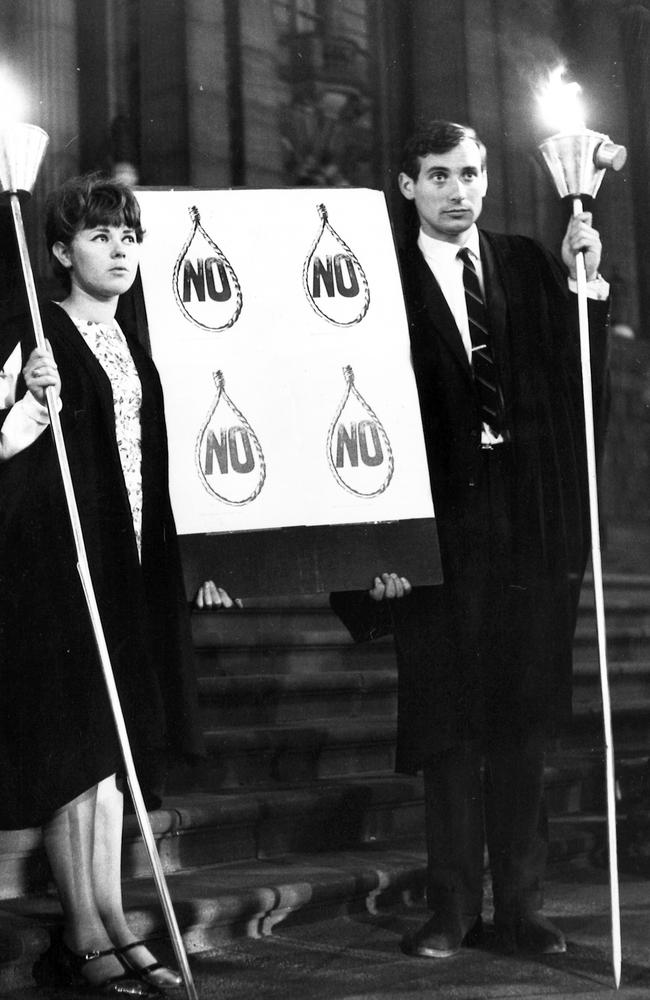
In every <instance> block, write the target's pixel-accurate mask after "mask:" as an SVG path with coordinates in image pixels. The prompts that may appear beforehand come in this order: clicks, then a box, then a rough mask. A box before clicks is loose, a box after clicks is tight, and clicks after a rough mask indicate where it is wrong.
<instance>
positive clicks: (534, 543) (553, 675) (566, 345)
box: [332, 232, 608, 772]
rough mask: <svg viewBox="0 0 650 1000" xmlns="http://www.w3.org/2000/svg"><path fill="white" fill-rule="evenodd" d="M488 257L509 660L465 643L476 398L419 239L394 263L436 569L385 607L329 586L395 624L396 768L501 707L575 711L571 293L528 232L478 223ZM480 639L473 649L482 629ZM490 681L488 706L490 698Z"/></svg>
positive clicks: (501, 713)
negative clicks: (504, 435) (508, 529)
mask: <svg viewBox="0 0 650 1000" xmlns="http://www.w3.org/2000/svg"><path fill="white" fill-rule="evenodd" d="M481 255H482V261H483V269H484V278H485V285H486V290H487V299H488V307H489V313H490V322H491V328H492V334H493V340H494V353H495V357H496V362H497V365H498V367H499V371H500V375H501V380H502V383H503V388H504V396H505V400H506V406H507V426H508V427H509V428H510V430H511V432H512V445H511V446H510V453H511V475H510V482H511V504H512V508H511V524H512V537H513V543H512V552H513V564H512V569H511V573H510V579H509V580H507V581H504V584H505V587H504V591H505V593H506V597H505V609H506V614H505V621H506V628H507V634H506V635H505V636H504V637H503V644H502V645H503V649H504V656H503V658H502V659H503V661H504V662H501V663H500V664H495V663H493V664H488V665H487V666H486V664H485V663H484V662H483V663H481V658H480V655H479V654H478V653H477V654H476V655H473V653H472V650H471V649H470V650H469V651H468V625H467V623H468V622H470V621H471V620H472V619H473V618H475V616H476V608H475V605H474V602H473V595H472V590H471V576H472V551H470V549H469V544H470V543H468V536H467V533H466V531H465V527H466V522H465V511H466V510H468V509H469V508H470V506H471V500H472V490H473V489H474V483H475V482H476V481H477V478H478V477H479V476H480V474H481V463H482V461H483V457H482V453H481V449H480V416H479V406H478V397H477V393H476V389H475V386H474V383H473V380H472V376H471V371H470V366H469V362H468V360H467V356H466V354H465V349H464V347H463V344H462V341H461V337H460V334H459V332H458V329H457V327H456V324H455V322H454V320H453V317H452V314H451V312H450V310H449V308H448V306H447V303H446V301H445V299H444V296H443V294H442V292H441V290H440V288H439V286H438V284H437V282H436V281H435V279H434V278H433V276H432V274H431V272H430V270H429V267H428V265H427V264H426V262H425V260H424V258H423V256H422V254H421V252H420V250H419V249H418V248H417V247H416V246H413V247H412V248H410V249H409V250H407V251H406V253H405V254H404V255H403V256H402V259H401V261H400V264H401V271H402V280H403V285H404V293H405V299H406V305H407V312H408V318H409V326H410V334H411V347H412V360H413V367H414V371H415V377H416V382H417V386H418V393H419V399H420V408H421V413H422V423H423V429H424V437H425V443H426V448H427V457H428V464H429V471H430V478H431V490H432V495H433V500H434V507H435V512H436V523H437V527H438V535H439V541H440V550H441V561H442V569H443V575H444V579H445V582H444V584H443V586H441V587H422V588H415V589H414V592H413V594H412V595H411V596H410V597H408V598H405V599H403V600H401V601H396V602H393V606H392V607H390V608H388V607H386V602H384V603H383V604H380V605H378V604H374V607H372V606H371V605H372V604H373V603H374V602H371V601H370V600H369V598H367V597H366V596H357V597H356V598H353V597H352V596H351V595H333V598H332V604H333V606H334V608H335V610H337V611H338V612H339V613H340V614H341V617H342V618H343V620H344V621H345V622H346V624H347V625H348V626H349V627H350V630H351V631H352V634H353V635H355V637H356V638H358V639H361V638H364V637H367V636H368V635H369V634H370V633H371V632H373V633H374V634H379V633H380V632H382V631H386V630H387V629H388V628H391V630H392V631H393V633H394V636H395V642H396V647H397V655H398V664H399V695H398V706H399V707H398V746H397V762H396V766H397V770H401V771H406V772H414V771H415V770H417V769H418V768H419V767H420V766H421V765H422V762H423V760H424V759H426V757H427V756H429V755H431V754H433V753H436V752H438V751H440V750H443V749H444V748H445V747H447V746H450V745H452V744H454V743H455V742H457V740H458V739H459V737H464V736H466V735H468V732H469V733H470V734H474V735H478V736H479V737H486V736H490V735H491V731H492V730H493V729H494V727H495V720H498V721H497V723H496V728H498V729H499V730H500V733H497V734H496V735H497V738H499V736H508V735H513V734H514V733H516V732H517V731H521V730H522V729H525V730H529V729H530V728H532V727H535V728H539V727H541V728H543V729H545V730H547V731H553V730H554V729H556V727H557V726H560V725H562V724H565V723H566V722H567V721H568V720H569V719H570V716H571V673H572V643H573V635H574V629H575V620H576V612H577V603H578V597H579V591H580V585H581V581H582V576H583V573H584V568H585V563H586V558H587V554H588V550H589V537H590V535H589V530H590V529H589V509H588V491H587V475H586V452H585V440H584V417H583V404H582V383H581V372H580V349H579V336H578V321H577V300H576V296H575V295H572V294H571V293H570V292H569V290H568V288H567V281H566V276H565V273H564V272H563V270H562V268H561V267H560V265H559V264H558V262H557V261H556V260H555V258H553V257H552V256H551V255H550V254H548V253H547V251H546V250H545V249H544V248H543V247H542V246H541V245H539V244H538V243H536V242H535V241H533V240H530V239H528V238H525V237H518V236H505V235H501V234H492V233H486V232H481ZM589 312H590V332H591V342H592V347H591V352H592V372H593V382H594V399H595V403H596V406H595V409H596V415H595V423H596V430H597V437H598V440H600V438H601V437H602V434H601V432H602V428H603V423H604V406H603V403H604V399H605V396H606V375H605V370H606V354H607V333H606V329H607V312H608V306H607V303H606V302H590V303H589ZM485 527H486V531H487V530H488V525H487V524H486V526H485ZM377 569H378V571H381V570H389V571H391V570H394V571H396V572H398V573H405V572H406V568H400V567H399V566H395V567H393V566H387V567H378V568H377ZM387 615H390V616H391V617H392V621H391V622H390V625H389V624H388V623H387V621H386V618H387ZM382 618H383V620H382ZM473 639H474V640H475V643H476V648H478V647H480V643H481V636H480V634H479V635H478V636H474V637H473ZM497 671H498V674H497ZM490 672H492V676H491V677H488V676H487V674H489V673H490ZM488 690H489V691H490V696H491V697H492V699H493V700H494V701H495V704H493V705H492V706H491V711H487V712H486V704H485V702H486V698H487V694H486V691H488ZM486 729H487V731H486Z"/></svg>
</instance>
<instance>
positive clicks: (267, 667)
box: [194, 635, 395, 677]
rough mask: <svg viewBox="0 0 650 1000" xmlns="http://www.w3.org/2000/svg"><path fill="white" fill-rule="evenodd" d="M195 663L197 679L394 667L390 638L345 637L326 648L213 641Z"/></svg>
mask: <svg viewBox="0 0 650 1000" xmlns="http://www.w3.org/2000/svg"><path fill="white" fill-rule="evenodd" d="M194 661H195V664H196V672H197V675H198V676H199V677H214V676H235V677H242V676H244V675H245V674H248V675H258V674H261V675H267V674H294V673H330V672H331V671H334V670H367V671H370V670H390V669H391V667H394V666H395V649H394V646H393V642H392V640H391V638H390V637H389V636H386V637H385V638H383V639H377V640H375V641H374V642H363V643H358V644H357V643H353V642H352V640H351V639H350V637H349V636H347V635H344V636H342V637H341V638H340V640H338V641H337V642H336V643H329V644H325V645H323V644H318V643H316V642H309V641H307V642H305V643H304V644H302V645H300V644H288V645H283V644H281V643H280V644H277V645H268V646H265V645H259V646H257V645H249V646H245V645H241V646H238V645H236V646H229V645H225V644H224V645H218V644H217V642H216V640H215V648H200V647H199V648H196V649H195V652H194Z"/></svg>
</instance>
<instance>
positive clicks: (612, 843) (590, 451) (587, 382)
mask: <svg viewBox="0 0 650 1000" xmlns="http://www.w3.org/2000/svg"><path fill="white" fill-rule="evenodd" d="M580 212H582V199H581V198H575V197H574V198H573V214H574V215H578V214H579V213H580ZM576 281H577V286H578V319H579V324H580V357H581V363H582V394H583V401H584V413H585V433H586V444H587V476H588V480H589V516H590V521H591V563H592V570H593V577H594V595H595V602H596V628H597V632H598V662H599V665H600V688H601V695H602V704H603V727H604V732H605V773H606V786H607V839H608V847H609V886H610V906H611V922H612V967H613V971H614V981H615V983H616V989H618V988H619V986H620V984H621V912H620V902H619V891H618V857H617V854H618V852H617V847H616V784H615V777H614V741H613V737H612V709H611V702H610V697H609V679H608V675H607V638H606V633H605V600H604V596H603V570H602V562H601V553H600V523H599V515H598V486H597V477H596V445H595V441H594V410H593V392H592V384H591V349H590V343H589V313H588V310H587V274H586V269H585V260H584V255H583V254H582V253H579V254H578V255H577V257H576Z"/></svg>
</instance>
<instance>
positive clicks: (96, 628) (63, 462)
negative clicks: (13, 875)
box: [10, 193, 198, 1000]
mask: <svg viewBox="0 0 650 1000" xmlns="http://www.w3.org/2000/svg"><path fill="white" fill-rule="evenodd" d="M10 204H11V211H12V215H13V220H14V225H15V229H16V237H17V242H18V252H19V255H20V263H21V266H22V271H23V276H24V279H25V288H26V290H27V299H28V302H29V310H30V313H31V318H32V324H33V327H34V335H35V338H36V344H37V346H38V348H39V349H40V350H45V349H46V346H47V345H46V341H45V335H44V333H43V324H42V321H41V314H40V310H39V307H38V298H37V295H36V286H35V284H34V275H33V273H32V267H31V262H30V259H29V253H28V250H27V240H26V238H25V229H24V225H23V218H22V212H21V208H20V200H19V198H18V195H17V194H15V193H11V194H10ZM46 399H47V408H48V412H49V416H50V426H51V428H52V436H53V439H54V445H55V448H56V453H57V458H58V461H59V466H60V469H61V476H62V479H63V487H64V490H65V497H66V502H67V506H68V514H69V516H70V524H71V527H72V533H73V536H74V543H75V548H76V551H77V570H78V572H79V576H80V578H81V584H82V587H83V591H84V595H85V598H86V604H87V606H88V613H89V615H90V620H91V624H92V628H93V632H94V636H95V643H96V645H97V652H98V654H99V659H100V662H101V668H102V672H103V675H104V681H105V682H106V688H107V692H108V697H109V700H110V703H111V709H112V712H113V717H114V720H115V726H116V729H117V735H118V740H119V743H120V749H121V752H122V757H123V760H124V766H125V769H126V776H127V781H128V784H129V789H130V791H131V797H132V799H133V805H134V807H135V813H136V817H137V820H138V824H139V826H140V831H141V833H142V838H143V840H144V842H145V846H146V848H147V852H148V855H149V861H150V863H151V870H152V873H153V877H154V881H155V884H156V889H157V891H158V896H159V899H160V903H161V906H162V909H163V913H164V916H165V920H166V922H167V927H168V929H169V934H170V937H171V941H172V945H173V948H174V954H175V955H176V960H177V962H178V966H179V969H180V973H181V976H182V977H183V984H184V986H185V992H186V993H187V997H188V1000H198V995H197V992H196V987H195V986H194V980H193V979H192V973H191V971H190V967H189V964H188V961H187V954H186V951H185V947H184V944H183V938H182V936H181V932H180V930H179V927H178V923H177V921H176V915H175V913H174V908H173V906H172V901H171V898H170V895H169V890H168V888H167V883H166V881H165V875H164V872H163V869H162V864H161V861H160V856H159V854H158V849H157V847H156V842H155V840H154V835H153V831H152V829H151V823H150V822H149V814H148V813H147V807H146V805H145V802H144V798H143V796H142V791H141V789H140V783H139V781H138V777H137V774H136V770H135V764H134V762H133V754H132V753H131V746H130V744H129V738H128V734H127V731H126V724H125V722H124V715H123V712H122V706H121V705H120V699H119V695H118V691H117V687H116V684H115V678H114V676H113V669H112V666H111V661H110V656H109V652H108V647H107V645H106V638H105V636H104V630H103V627H102V622H101V618H100V614H99V609H98V607H97V600H96V598H95V591H94V587H93V582H92V578H91V575H90V569H89V566H88V558H87V555H86V547H85V544H84V539H83V533H82V530H81V521H80V519H79V510H78V508H77V502H76V498H75V494H74V487H73V484H72V476H71V474H70V466H69V464H68V456H67V453H66V448H65V442H64V440H63V433H62V430H61V421H60V419H59V412H58V406H57V399H56V395H55V392H54V389H53V388H52V387H51V386H50V387H48V389H47V392H46Z"/></svg>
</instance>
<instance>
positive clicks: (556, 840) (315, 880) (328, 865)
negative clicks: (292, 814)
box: [0, 815, 603, 995]
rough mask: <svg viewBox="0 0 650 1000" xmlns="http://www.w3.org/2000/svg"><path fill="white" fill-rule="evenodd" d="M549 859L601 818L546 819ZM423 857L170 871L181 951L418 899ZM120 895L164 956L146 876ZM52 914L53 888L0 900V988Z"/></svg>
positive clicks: (374, 853) (360, 852) (337, 857)
mask: <svg viewBox="0 0 650 1000" xmlns="http://www.w3.org/2000/svg"><path fill="white" fill-rule="evenodd" d="M550 827H551V831H550V832H551V844H550V860H551V861H554V860H558V861H560V860H561V861H566V860H569V859H572V858H577V857H580V856H585V855H591V854H592V853H594V852H595V851H596V850H597V849H598V845H599V844H602V841H603V821H602V818H601V817H599V816H590V815H586V816H584V817H579V818H576V819H575V820H574V821H573V822H572V824H571V825H567V824H566V823H565V822H563V821H562V822H554V821H552V822H551V824H550ZM425 873H426V857H425V852H424V849H423V844H422V841H421V840H420V839H417V840H412V841H404V842H402V843H401V844H394V845H391V846H385V845H380V846H377V845H374V844H369V845H367V846H365V847H361V848H357V849H351V850H339V851H335V852H323V853H320V854H313V853H308V854H300V853H292V854H291V855H288V856H283V857H278V858H273V859H264V860H247V861H233V862H230V863H229V864H219V865H210V866H203V867H197V868H193V869H185V870H183V871H180V872H171V873H170V874H168V876H167V883H168V886H169V891H170V895H171V898H172V901H173V905H174V912H175V914H176V918H177V921H178V924H179V927H180V930H181V933H182V934H183V940H184V943H185V947H186V949H187V952H188V954H189V955H190V956H191V955H192V954H196V953H199V952H201V951H205V950H208V949H210V948H214V947H216V946H219V945H224V944H226V943H227V942H228V941H232V940H234V939H236V938H240V937H243V936H249V937H261V936H267V935H270V934H272V933H273V932H274V929H275V928H276V927H278V926H280V925H284V926H286V925H287V924H296V923H298V922H313V921H315V920H322V919H326V918H331V917H333V916H335V915H343V914H354V913H360V912H361V913H363V912H370V913H377V912H378V911H379V909H380V908H384V907H394V906H395V905H396V904H397V903H399V902H402V903H404V902H407V903H420V904H421V902H422V900H423V895H424V885H425ZM124 902H125V909H126V911H127V915H128V918H129V923H130V925H131V928H132V929H133V931H134V932H135V934H136V935H137V936H138V937H141V938H156V937H160V938H163V939H165V940H164V941H163V943H156V945H155V948H154V950H155V951H156V953H157V954H158V956H159V957H160V958H161V959H163V960H165V961H169V960H170V959H171V957H172V956H171V948H170V946H169V944H168V943H166V937H167V935H166V928H165V924H164V920H163V916H162V913H161V909H160V906H159V903H158V899H157V895H156V891H155V888H154V886H153V882H152V880H151V879H150V878H149V877H142V878H137V879H126V880H125V882H124ZM59 921H60V910H59V906H58V902H57V900H56V897H55V896H54V895H53V894H40V895H32V896H22V897H19V898H14V899H5V900H3V901H2V902H0V994H2V995H4V994H5V993H6V992H8V991H10V990H20V989H21V988H22V989H28V988H29V987H30V986H33V982H32V979H31V967H32V965H33V962H34V960H35V958H36V957H37V955H38V954H39V953H40V952H41V951H43V950H44V948H45V947H46V946H47V943H48V940H49V928H50V927H52V926H54V925H56V924H57V923H58V922H59Z"/></svg>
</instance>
